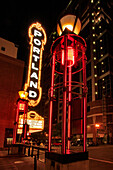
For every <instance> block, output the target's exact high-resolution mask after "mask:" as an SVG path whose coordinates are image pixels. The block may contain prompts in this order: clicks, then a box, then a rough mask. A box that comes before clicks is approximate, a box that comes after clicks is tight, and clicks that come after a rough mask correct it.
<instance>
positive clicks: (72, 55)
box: [48, 15, 87, 154]
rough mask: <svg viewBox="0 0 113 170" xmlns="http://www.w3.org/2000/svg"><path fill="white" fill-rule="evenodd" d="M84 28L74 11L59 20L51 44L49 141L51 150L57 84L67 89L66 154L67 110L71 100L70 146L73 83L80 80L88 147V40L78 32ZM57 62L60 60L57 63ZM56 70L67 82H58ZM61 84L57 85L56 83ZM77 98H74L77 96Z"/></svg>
mask: <svg viewBox="0 0 113 170" xmlns="http://www.w3.org/2000/svg"><path fill="white" fill-rule="evenodd" d="M80 29H81V22H80V20H79V18H77V17H76V16H74V15H66V16H64V17H63V18H61V19H60V20H59V22H58V24H57V32H58V34H59V37H58V38H57V39H56V40H55V41H54V43H53V44H52V46H51V53H52V78H51V88H50V93H49V94H50V95H49V97H50V113H49V138H48V139H49V144H48V150H49V152H50V151H51V135H52V132H51V131H52V112H53V100H54V97H53V96H54V90H55V88H57V89H58V88H62V89H63V99H62V102H63V115H62V154H66V112H67V104H68V128H67V129H68V133H67V138H68V143H67V148H68V149H70V138H71V135H70V134H71V110H72V108H71V102H72V97H73V96H72V86H73V85H72V83H76V84H77V85H78V86H79V87H80V88H81V91H82V93H83V94H82V96H80V94H78V93H77V95H78V96H77V98H80V97H82V98H83V101H84V107H83V109H84V114H83V115H84V118H83V119H84V122H83V125H84V128H83V129H84V152H85V151H86V101H87V100H86V93H87V86H86V56H85V50H86V42H85V41H84V39H83V38H82V37H80V36H78V35H77V34H79V32H80ZM80 62H81V64H80V65H81V66H82V68H77V64H78V63H80ZM56 63H57V64H56ZM58 64H59V65H60V68H62V71H61V70H60V71H58V69H56V67H55V66H58ZM72 68H77V69H78V70H77V71H75V72H73V69H72ZM80 71H82V72H81V74H82V79H83V82H82V83H80V82H75V81H74V82H73V81H72V74H73V75H74V74H77V73H78V72H80ZM55 72H56V73H58V74H59V75H62V76H63V83H62V84H59V83H58V84H56V85H55V83H54V76H55ZM56 86H57V87H56ZM73 100H74V98H73Z"/></svg>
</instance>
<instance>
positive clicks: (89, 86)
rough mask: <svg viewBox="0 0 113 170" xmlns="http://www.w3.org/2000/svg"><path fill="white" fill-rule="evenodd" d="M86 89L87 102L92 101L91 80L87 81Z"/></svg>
mask: <svg viewBox="0 0 113 170" xmlns="http://www.w3.org/2000/svg"><path fill="white" fill-rule="evenodd" d="M87 87H88V95H87V101H88V102H90V101H92V80H91V79H90V80H89V81H87Z"/></svg>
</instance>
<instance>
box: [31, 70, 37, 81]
mask: <svg viewBox="0 0 113 170" xmlns="http://www.w3.org/2000/svg"><path fill="white" fill-rule="evenodd" d="M31 78H35V79H37V80H38V76H37V74H36V73H35V72H33V73H32V74H31Z"/></svg>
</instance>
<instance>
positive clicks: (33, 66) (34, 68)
mask: <svg viewBox="0 0 113 170" xmlns="http://www.w3.org/2000/svg"><path fill="white" fill-rule="evenodd" d="M32 69H33V70H37V71H38V68H36V67H35V63H32Z"/></svg>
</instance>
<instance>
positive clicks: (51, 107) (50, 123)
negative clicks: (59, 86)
mask: <svg viewBox="0 0 113 170" xmlns="http://www.w3.org/2000/svg"><path fill="white" fill-rule="evenodd" d="M54 72H55V54H53V62H52V77H51V92H50V110H49V135H48V151H49V152H50V151H51V136H52V111H53V87H54Z"/></svg>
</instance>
